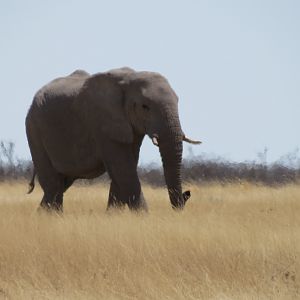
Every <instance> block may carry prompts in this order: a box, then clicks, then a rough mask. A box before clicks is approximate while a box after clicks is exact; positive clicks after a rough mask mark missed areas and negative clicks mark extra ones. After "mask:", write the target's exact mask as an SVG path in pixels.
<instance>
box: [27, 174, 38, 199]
mask: <svg viewBox="0 0 300 300" xmlns="http://www.w3.org/2000/svg"><path fill="white" fill-rule="evenodd" d="M35 175H36V172H35V169H33V174H32V178H31V181H30V182H29V190H28V192H27V194H30V193H31V192H32V191H33V190H34V178H35Z"/></svg>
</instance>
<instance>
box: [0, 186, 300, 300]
mask: <svg viewBox="0 0 300 300" xmlns="http://www.w3.org/2000/svg"><path fill="white" fill-rule="evenodd" d="M186 187H188V188H190V189H191V191H192V198H191V199H190V200H189V202H188V203H187V206H186V209H185V210H184V211H183V212H182V213H176V212H174V211H173V210H172V209H171V207H170V203H169V201H168V197H167V193H166V191H165V190H164V189H154V188H151V187H148V186H146V187H144V188H143V190H144V194H145V197H146V199H147V202H148V205H149V214H148V215H146V214H142V215H136V214H133V213H130V212H129V211H128V210H125V211H124V212H122V213H113V214H107V213H106V212H105V209H106V203H107V194H108V187H107V186H101V184H99V185H93V186H76V187H72V188H71V189H70V190H69V191H68V192H67V193H66V196H65V206H64V209H65V212H64V215H63V217H60V216H55V215H49V214H38V213H37V212H36V208H37V207H38V203H39V201H40V199H41V196H42V193H41V190H40V189H39V188H36V190H35V191H34V192H33V193H32V194H30V195H26V190H27V186H26V183H14V184H9V183H6V184H1V185H0V299H1V298H4V299H6V298H7V299H297V298H299V297H300V279H299V278H300V277H299V276H300V273H299V272H300V259H299V257H300V186H297V185H289V186H283V187H280V188H270V187H265V186H255V185H251V184H248V183H244V184H231V185H221V184H211V185H205V186H196V185H189V184H186Z"/></svg>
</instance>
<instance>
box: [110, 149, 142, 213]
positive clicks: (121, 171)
mask: <svg viewBox="0 0 300 300" xmlns="http://www.w3.org/2000/svg"><path fill="white" fill-rule="evenodd" d="M111 146H112V147H111V148H110V149H107V150H106V151H105V152H106V154H107V156H106V158H105V162H106V163H105V165H106V170H107V172H108V174H109V176H110V178H111V180H112V183H111V187H110V193H109V200H108V207H107V208H108V209H110V208H112V207H119V208H121V207H123V206H124V205H125V204H127V205H128V207H129V209H131V210H144V211H147V205H146V202H145V200H144V197H143V194H142V192H141V184H140V181H139V178H138V174H137V166H136V159H135V157H134V155H133V152H132V147H130V145H122V146H120V145H111ZM108 150H109V151H108Z"/></svg>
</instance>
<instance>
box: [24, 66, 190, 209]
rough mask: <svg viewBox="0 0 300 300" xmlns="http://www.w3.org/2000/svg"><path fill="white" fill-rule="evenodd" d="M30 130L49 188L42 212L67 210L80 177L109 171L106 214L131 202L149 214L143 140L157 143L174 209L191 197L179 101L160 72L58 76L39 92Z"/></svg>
mask: <svg viewBox="0 0 300 300" xmlns="http://www.w3.org/2000/svg"><path fill="white" fill-rule="evenodd" d="M26 133H27V138H28V143H29V147H30V151H31V155H32V160H33V164H34V168H35V172H36V174H37V175H38V179H39V182H40V185H41V187H42V189H43V191H44V196H43V199H42V201H41V207H42V208H46V209H50V210H51V209H55V210H62V206H63V193H64V192H65V191H66V190H67V189H68V188H69V187H70V186H71V185H72V183H73V182H74V180H75V179H78V178H95V177H98V176H100V175H102V174H103V173H104V172H108V174H109V176H110V178H111V185H110V191H109V199H108V209H109V208H112V207H119V208H121V207H123V206H124V205H126V204H127V205H128V207H129V208H130V209H133V210H139V209H142V210H147V205H146V202H145V199H144V197H143V194H142V192H141V185H140V181H139V178H138V175H137V164H138V158H139V151H140V147H141V143H142V141H143V138H144V136H145V135H148V136H149V137H150V138H154V139H153V141H155V142H154V143H155V144H158V145H159V151H160V154H161V158H162V162H163V168H164V175H165V180H166V184H167V188H168V191H169V197H170V201H171V204H172V207H173V208H183V207H184V205H185V201H186V200H187V199H188V198H189V196H190V193H189V191H187V192H185V193H182V187H181V175H180V168H181V160H182V141H183V139H184V134H183V132H182V129H181V126H180V121H179V117H178V98H177V96H176V94H175V92H174V91H173V90H172V88H171V87H170V85H169V83H168V81H167V80H166V79H165V78H164V77H163V76H161V75H160V74H158V73H152V72H136V71H134V70H132V69H129V68H122V69H116V70H111V71H109V72H106V73H97V74H95V75H90V74H88V73H86V72H84V71H80V70H79V71H75V72H74V73H72V74H71V75H69V76H67V77H63V78H58V79H56V80H54V81H52V82H50V83H49V84H47V85H46V86H44V87H43V88H42V89H41V90H39V91H38V92H37V94H36V95H35V97H34V100H33V102H32V105H31V107H30V109H29V112H28V115H27V117H26ZM188 141H190V140H188ZM34 175H35V174H34ZM33 188H34V176H33V179H32V181H31V191H32V190H33ZM31 191H30V192H31Z"/></svg>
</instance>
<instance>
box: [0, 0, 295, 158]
mask: <svg viewBox="0 0 300 300" xmlns="http://www.w3.org/2000/svg"><path fill="white" fill-rule="evenodd" d="M0 37H1V46H0V66H1V73H0V82H1V97H0V102H1V103H0V104H1V110H0V139H6V140H13V141H14V142H15V143H16V150H17V154H18V156H20V157H23V158H29V157H30V154H29V149H28V146H27V141H26V136H25V129H24V119H25V116H26V113H27V109H28V107H29V105H30V103H31V101H32V97H33V95H34V93H35V92H36V91H37V89H39V88H40V87H41V86H42V85H44V84H45V83H47V82H48V81H50V80H52V79H53V78H55V77H59V76H62V75H67V74H68V73H70V72H72V71H73V70H75V69H78V68H80V69H85V70H87V71H88V72H91V73H96V72H100V71H105V70H108V69H111V68H115V67H121V66H130V67H132V68H135V69H137V70H150V71H157V72H160V73H161V74H163V75H165V76H166V77H167V78H168V79H169V81H170V83H171V85H172V86H173V88H174V89H175V91H176V93H177V94H178V96H179V98H180V102H179V109H180V117H181V121H182V126H183V128H184V131H185V132H186V134H187V135H188V136H190V137H191V138H194V139H201V140H202V141H203V144H202V145H201V146H194V147H193V152H194V154H200V153H203V152H204V153H208V154H209V153H214V154H216V155H221V156H225V157H226V158H229V159H233V160H238V161H240V160H252V159H254V158H255V157H256V154H257V153H258V152H261V151H263V149H264V148H265V147H267V148H268V149H269V153H268V158H269V160H276V159H278V158H279V157H280V156H281V155H283V154H285V153H287V152H289V151H293V150H294V149H296V148H297V147H299V146H300V135H299V129H300V116H299V113H300V2H299V1H287V0H282V1H271V0H251V1H250V0H249V1H225V0H220V1H213V0H207V1H200V0H198V1H196V0H194V1H192V0H185V1H176V0H173V1H166V0H164V1H162V0H160V1H158V0H152V1H138V0H134V1H133V0H128V1H122V0H119V1H111V0H110V1H97V0H95V1H91V0H84V1H67V0H62V1H54V0H52V1H34V0H27V1H21V0H19V1H16V0H10V1H1V4H0ZM187 153H188V147H185V154H187ZM141 161H142V162H144V163H145V162H150V161H159V153H158V149H157V148H155V147H153V146H152V144H151V142H150V141H149V140H148V139H147V140H146V141H145V142H144V146H143V148H142V153H141Z"/></svg>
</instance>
